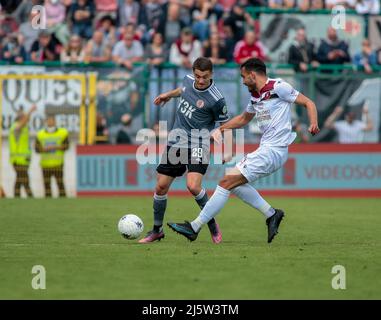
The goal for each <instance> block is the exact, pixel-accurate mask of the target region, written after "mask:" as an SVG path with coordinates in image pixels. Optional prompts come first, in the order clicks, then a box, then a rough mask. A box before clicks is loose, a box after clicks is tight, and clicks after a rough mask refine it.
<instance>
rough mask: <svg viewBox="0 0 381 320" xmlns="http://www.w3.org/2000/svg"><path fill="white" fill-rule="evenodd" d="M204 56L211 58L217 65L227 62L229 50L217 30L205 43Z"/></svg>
mask: <svg viewBox="0 0 381 320" xmlns="http://www.w3.org/2000/svg"><path fill="white" fill-rule="evenodd" d="M204 57H206V58H210V60H211V61H212V62H213V64H215V65H218V64H224V63H226V62H227V60H228V59H227V50H226V47H225V44H224V42H223V41H221V39H220V37H219V35H218V33H217V32H214V33H212V34H211V35H210V38H209V40H208V41H207V42H206V43H205V45H204Z"/></svg>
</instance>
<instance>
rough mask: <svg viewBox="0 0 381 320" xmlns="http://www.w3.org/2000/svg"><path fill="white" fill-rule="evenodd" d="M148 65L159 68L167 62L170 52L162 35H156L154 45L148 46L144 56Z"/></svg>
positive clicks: (153, 38)
mask: <svg viewBox="0 0 381 320" xmlns="http://www.w3.org/2000/svg"><path fill="white" fill-rule="evenodd" d="M144 56H145V58H146V61H147V63H149V64H150V65H151V66H158V65H160V64H162V63H164V62H166V61H167V58H168V50H167V47H166V45H165V44H164V41H163V35H162V34H161V33H155V34H154V35H153V37H152V43H151V44H148V45H147V47H146V51H145V54H144Z"/></svg>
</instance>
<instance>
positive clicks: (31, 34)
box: [19, 10, 40, 59]
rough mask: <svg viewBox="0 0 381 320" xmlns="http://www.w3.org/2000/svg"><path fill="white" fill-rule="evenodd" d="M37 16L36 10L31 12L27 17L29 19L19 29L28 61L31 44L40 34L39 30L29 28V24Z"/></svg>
mask: <svg viewBox="0 0 381 320" xmlns="http://www.w3.org/2000/svg"><path fill="white" fill-rule="evenodd" d="M37 14H38V11H37V10H31V11H30V15H29V19H28V20H27V21H25V22H23V23H22V24H21V25H20V28H19V32H20V34H22V36H23V39H24V42H23V44H24V48H25V50H26V52H27V55H28V59H29V52H30V50H31V48H32V44H33V43H34V42H35V41H36V40H37V39H38V34H39V32H40V30H39V29H34V28H31V23H32V21H33V19H34V18H35V17H36V15H37Z"/></svg>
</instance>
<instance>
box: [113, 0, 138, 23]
mask: <svg viewBox="0 0 381 320" xmlns="http://www.w3.org/2000/svg"><path fill="white" fill-rule="evenodd" d="M139 10H140V6H139V3H138V2H137V1H134V0H121V1H120V2H119V11H118V18H119V25H120V26H126V25H127V24H128V23H133V24H135V25H136V24H137V23H138V17H139Z"/></svg>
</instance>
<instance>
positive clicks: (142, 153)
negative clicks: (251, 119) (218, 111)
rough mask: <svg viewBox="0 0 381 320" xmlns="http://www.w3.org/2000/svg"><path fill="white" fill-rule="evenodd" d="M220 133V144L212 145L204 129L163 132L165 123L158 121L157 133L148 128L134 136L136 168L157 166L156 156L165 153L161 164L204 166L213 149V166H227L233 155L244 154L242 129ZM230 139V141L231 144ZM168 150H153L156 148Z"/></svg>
mask: <svg viewBox="0 0 381 320" xmlns="http://www.w3.org/2000/svg"><path fill="white" fill-rule="evenodd" d="M229 131H230V134H227V132H228V130H227V131H225V132H224V141H222V142H221V143H220V142H216V141H214V140H211V139H210V137H211V135H212V133H213V130H212V131H209V130H207V129H201V130H198V129H192V130H191V131H190V132H187V131H186V130H184V129H182V128H175V129H173V130H170V131H168V130H167V122H166V121H160V122H159V132H158V133H157V132H155V131H154V130H152V129H147V128H144V129H141V130H139V131H138V132H137V134H136V142H137V143H140V145H139V147H138V148H137V151H136V161H137V162H138V163H139V164H140V165H144V164H157V155H158V154H163V153H164V154H165V156H164V157H162V159H161V163H162V164H168V163H171V164H179V163H181V164H208V163H209V161H210V155H209V153H210V150H213V153H214V157H213V164H224V163H225V162H227V163H229V162H230V161H231V160H232V159H233V158H234V156H235V157H237V158H238V157H240V158H242V157H243V155H244V130H243V129H237V130H235V132H234V135H233V132H232V131H231V130H229ZM233 140H234V141H233ZM167 145H170V146H171V147H172V148H171V149H169V150H168V152H167V151H166V150H157V146H161V147H164V148H165V147H166V146H167Z"/></svg>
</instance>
